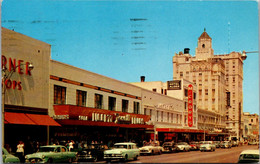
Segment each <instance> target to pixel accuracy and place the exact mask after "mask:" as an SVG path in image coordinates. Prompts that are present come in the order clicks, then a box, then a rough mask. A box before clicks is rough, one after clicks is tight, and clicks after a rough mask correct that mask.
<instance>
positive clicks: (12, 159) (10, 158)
mask: <svg viewBox="0 0 260 164" xmlns="http://www.w3.org/2000/svg"><path fill="white" fill-rule="evenodd" d="M2 158H3V163H20V159H19V158H18V157H16V156H14V155H12V154H10V153H9V152H8V151H7V150H6V149H5V148H2Z"/></svg>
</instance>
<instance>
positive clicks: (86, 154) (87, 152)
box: [77, 144, 108, 162]
mask: <svg viewBox="0 0 260 164" xmlns="http://www.w3.org/2000/svg"><path fill="white" fill-rule="evenodd" d="M105 150H108V147H107V145H104V144H91V145H88V146H87V147H86V148H83V149H82V150H80V151H78V154H77V160H78V162H85V161H92V162H96V161H101V160H104V151H105Z"/></svg>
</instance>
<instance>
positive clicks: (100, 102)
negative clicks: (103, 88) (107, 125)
mask: <svg viewBox="0 0 260 164" xmlns="http://www.w3.org/2000/svg"><path fill="white" fill-rule="evenodd" d="M102 107H103V95H100V94H95V108H97V109H102Z"/></svg>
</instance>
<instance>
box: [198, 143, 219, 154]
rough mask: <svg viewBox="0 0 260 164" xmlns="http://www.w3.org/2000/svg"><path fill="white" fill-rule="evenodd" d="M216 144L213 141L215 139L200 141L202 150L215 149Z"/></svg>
mask: <svg viewBox="0 0 260 164" xmlns="http://www.w3.org/2000/svg"><path fill="white" fill-rule="evenodd" d="M215 150H216V145H215V144H214V143H213V141H201V142H200V151H201V152H203V151H215Z"/></svg>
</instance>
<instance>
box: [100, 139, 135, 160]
mask: <svg viewBox="0 0 260 164" xmlns="http://www.w3.org/2000/svg"><path fill="white" fill-rule="evenodd" d="M139 156H140V150H139V149H138V148H137V146H136V144H135V143H132V142H123V143H116V144H114V146H113V148H112V149H111V150H106V151H104V160H106V161H107V162H110V161H112V160H120V161H128V160H129V159H133V160H137V159H138V157H139Z"/></svg>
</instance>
